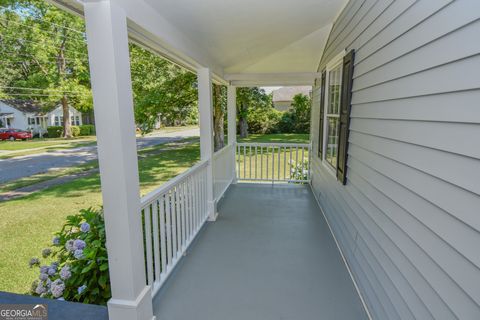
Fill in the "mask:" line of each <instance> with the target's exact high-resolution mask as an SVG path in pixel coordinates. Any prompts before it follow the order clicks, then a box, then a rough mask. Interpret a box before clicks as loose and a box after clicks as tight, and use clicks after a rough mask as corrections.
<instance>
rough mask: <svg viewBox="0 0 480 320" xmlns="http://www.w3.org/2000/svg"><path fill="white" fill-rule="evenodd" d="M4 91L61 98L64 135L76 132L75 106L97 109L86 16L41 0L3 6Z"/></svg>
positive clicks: (51, 103)
mask: <svg viewBox="0 0 480 320" xmlns="http://www.w3.org/2000/svg"><path fill="white" fill-rule="evenodd" d="M0 32H1V33H0V39H1V46H0V53H1V54H2V57H5V59H4V63H3V64H2V67H1V68H2V74H3V72H5V74H6V76H4V77H3V79H2V80H1V82H0V83H1V84H2V88H0V91H1V92H2V96H4V97H15V98H23V99H32V100H37V101H41V102H43V105H44V106H45V108H46V109H51V108H53V107H56V106H57V105H58V104H59V103H60V104H61V106H62V110H63V127H64V129H63V136H64V137H66V138H69V137H71V136H72V134H71V128H70V110H69V105H70V104H74V105H75V107H76V108H77V109H80V110H82V111H87V110H89V109H91V108H92V97H91V93H90V78H89V74H88V57H87V47H86V43H85V31H84V23H83V20H82V19H80V18H79V17H75V16H73V15H71V14H69V13H67V12H65V11H62V10H60V9H57V8H56V7H54V6H52V5H50V4H48V3H46V2H44V1H40V0H19V1H10V2H8V3H6V6H4V7H3V9H1V11H0Z"/></svg>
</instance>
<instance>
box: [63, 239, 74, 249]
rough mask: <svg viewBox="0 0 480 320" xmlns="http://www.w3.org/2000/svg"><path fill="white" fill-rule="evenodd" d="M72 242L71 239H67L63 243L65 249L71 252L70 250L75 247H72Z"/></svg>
mask: <svg viewBox="0 0 480 320" xmlns="http://www.w3.org/2000/svg"><path fill="white" fill-rule="evenodd" d="M73 243H74V241H73V240H71V239H70V240H68V241H67V242H66V243H65V249H67V251H69V252H71V251H74V250H75V249H74V248H73Z"/></svg>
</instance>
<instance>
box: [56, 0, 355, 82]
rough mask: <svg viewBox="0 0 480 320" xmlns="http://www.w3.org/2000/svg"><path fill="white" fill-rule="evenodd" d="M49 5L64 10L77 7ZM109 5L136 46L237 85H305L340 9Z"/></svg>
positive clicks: (132, 0)
mask: <svg viewBox="0 0 480 320" xmlns="http://www.w3.org/2000/svg"><path fill="white" fill-rule="evenodd" d="M50 1H54V2H55V3H56V4H57V5H58V4H60V5H65V4H70V6H69V7H70V8H72V4H75V5H76V7H77V8H78V7H79V6H78V4H79V3H82V1H79V0H50ZM112 1H113V2H116V3H118V4H120V5H121V6H122V7H123V8H124V9H125V10H126V12H127V16H128V17H129V19H130V20H131V21H130V23H129V26H130V27H131V31H135V33H136V38H143V40H144V41H142V43H144V44H147V45H149V46H150V47H153V48H154V49H156V50H158V51H159V52H161V53H162V54H163V55H165V56H167V57H168V58H170V59H172V60H173V61H175V62H180V63H181V64H183V65H188V66H191V67H193V68H195V67H196V66H204V67H210V68H211V69H212V71H213V72H214V73H215V75H216V76H217V79H219V80H224V81H230V82H231V83H232V84H236V85H295V84H297V85H302V84H303V85H311V84H312V82H313V79H314V78H315V77H316V73H315V71H316V68H317V66H318V63H319V61H320V58H321V54H322V51H323V48H324V46H325V43H326V40H327V37H328V33H329V31H330V28H331V25H332V23H333V21H334V19H335V17H336V16H337V14H338V13H339V12H340V11H341V9H342V8H343V6H344V5H345V3H346V0H262V1H257V0H242V1H231V0H230V1H225V0H203V1H198V0H181V1H178V0H128V1H126V0H112ZM75 5H74V6H73V7H75ZM80 11H81V9H80ZM139 35H140V36H139ZM145 39H148V41H145ZM159 48H161V49H159Z"/></svg>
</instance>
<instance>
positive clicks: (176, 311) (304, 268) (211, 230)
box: [153, 184, 367, 320]
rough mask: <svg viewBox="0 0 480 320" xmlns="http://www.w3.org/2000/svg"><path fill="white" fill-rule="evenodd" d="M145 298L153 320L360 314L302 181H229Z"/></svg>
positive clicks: (300, 319)
mask: <svg viewBox="0 0 480 320" xmlns="http://www.w3.org/2000/svg"><path fill="white" fill-rule="evenodd" d="M153 304H154V313H155V315H156V316H157V319H161V320H227V319H228V320H237V319H238V320H257V319H258V320H270V319H272V320H273V319H295V320H303V319H308V320H311V319H343V320H346V319H366V318H367V317H366V314H365V311H364V309H363V307H362V304H361V302H360V299H359V297H358V295H357V292H356V291H355V288H354V285H353V282H352V281H351V279H350V277H349V274H348V271H347V269H346V267H345V265H344V263H343V261H342V259H341V256H340V253H339V252H338V249H337V247H336V246H335V242H334V240H333V238H332V236H331V234H330V232H329V229H328V226H327V224H326V222H325V220H324V218H323V216H322V214H321V212H320V209H319V208H318V205H317V203H316V202H315V199H314V197H313V195H312V193H311V191H310V188H309V187H308V186H304V185H275V186H272V185H261V184H237V185H232V186H230V188H229V190H228V191H227V192H226V194H225V197H224V199H223V200H222V201H221V203H220V204H219V217H218V219H217V221H216V222H214V223H208V224H207V225H206V226H205V227H204V229H203V230H202V231H201V232H200V234H199V235H198V237H197V239H196V241H195V242H194V243H193V244H192V247H191V248H190V249H189V251H188V254H187V255H186V256H185V257H184V259H182V261H181V262H180V263H179V265H178V266H177V269H176V270H175V272H174V273H173V274H172V275H171V277H170V279H169V280H168V281H167V283H166V284H165V286H164V287H163V288H162V290H161V291H160V292H159V293H158V294H157V296H156V297H155V298H154V301H153Z"/></svg>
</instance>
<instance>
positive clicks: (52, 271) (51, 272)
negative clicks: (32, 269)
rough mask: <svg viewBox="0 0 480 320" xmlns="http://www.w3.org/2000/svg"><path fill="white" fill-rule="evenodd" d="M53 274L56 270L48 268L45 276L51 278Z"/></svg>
mask: <svg viewBox="0 0 480 320" xmlns="http://www.w3.org/2000/svg"><path fill="white" fill-rule="evenodd" d="M55 272H57V269H55V268H52V267H50V268H48V271H47V274H48V275H49V276H53V275H54V274H55Z"/></svg>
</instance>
